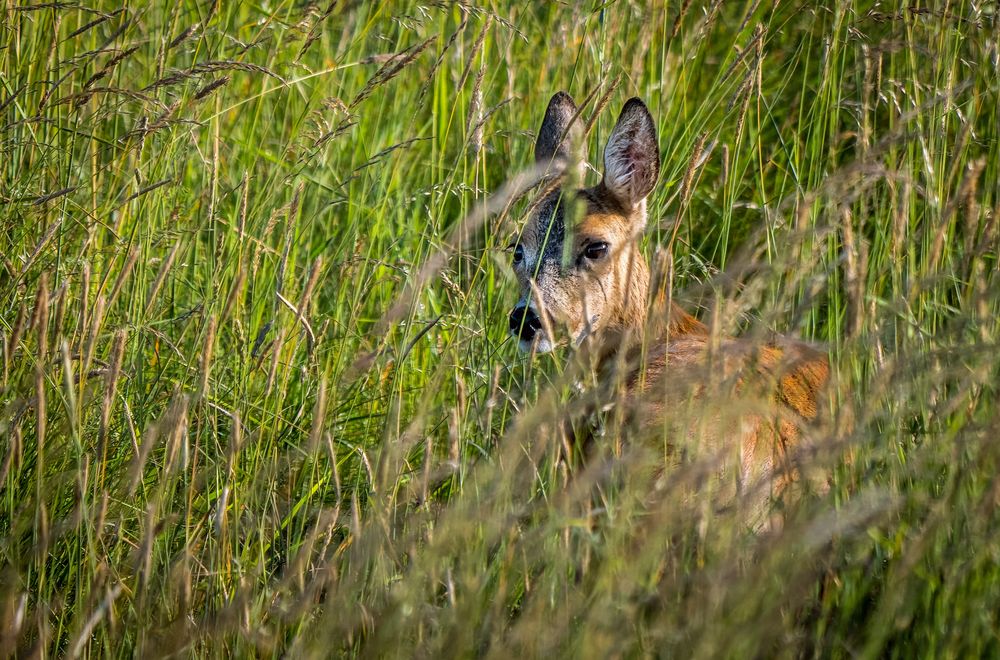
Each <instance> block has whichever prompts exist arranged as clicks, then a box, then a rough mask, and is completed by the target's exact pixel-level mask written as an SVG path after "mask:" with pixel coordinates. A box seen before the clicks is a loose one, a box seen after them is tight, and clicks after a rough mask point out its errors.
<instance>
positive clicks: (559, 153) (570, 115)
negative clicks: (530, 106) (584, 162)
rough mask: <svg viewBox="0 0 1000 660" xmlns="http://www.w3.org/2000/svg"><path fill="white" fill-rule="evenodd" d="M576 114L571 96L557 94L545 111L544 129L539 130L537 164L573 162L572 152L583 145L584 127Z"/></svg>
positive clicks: (564, 93) (536, 143) (536, 147)
mask: <svg viewBox="0 0 1000 660" xmlns="http://www.w3.org/2000/svg"><path fill="white" fill-rule="evenodd" d="M576 114H577V110H576V103H573V99H572V98H571V97H570V95H569V94H567V93H566V92H556V94H555V95H554V96H553V97H552V99H551V100H550V101H549V107H547V108H546V109H545V118H544V119H542V127H541V128H539V129H538V139H536V140H535V162H537V163H539V164H547V163H549V162H551V161H552V160H556V159H561V160H565V161H567V162H568V161H571V160H573V153H572V150H573V149H576V148H578V147H579V145H581V144H582V143H583V127H582V126H581V125H580V121H579V118H577V117H576ZM571 124H572V125H571ZM577 160H579V156H577Z"/></svg>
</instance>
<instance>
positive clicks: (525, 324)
mask: <svg viewBox="0 0 1000 660" xmlns="http://www.w3.org/2000/svg"><path fill="white" fill-rule="evenodd" d="M541 329H542V319H540V318H539V317H538V314H536V313H535V310H533V309H531V308H530V307H528V306H527V305H518V306H517V307H515V308H514V311H513V312H511V313H510V333H511V334H512V335H514V336H515V337H517V338H518V339H520V340H522V341H527V342H530V341H531V340H532V339H534V338H535V335H536V334H538V332H539V331H540V330H541Z"/></svg>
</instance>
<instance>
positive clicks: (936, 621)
mask: <svg viewBox="0 0 1000 660" xmlns="http://www.w3.org/2000/svg"><path fill="white" fill-rule="evenodd" d="M8 4H9V6H8V7H7V8H6V9H4V10H2V19H0V62H2V67H0V154H2V158H0V168H2V172H3V174H2V179H0V205H2V209H3V211H2V216H0V217H2V220H0V226H2V228H3V231H2V232H0V258H2V261H0V338H2V348H3V363H2V373H0V620H2V621H4V622H5V624H4V625H3V626H0V654H10V653H15V652H16V653H18V654H26V653H28V652H29V651H31V650H32V649H34V650H36V651H38V652H40V653H42V654H45V655H53V656H61V655H93V656H104V655H126V654H128V655H134V654H141V655H144V656H145V655H166V654H169V653H171V652H175V651H177V652H183V653H185V654H194V655H206V656H227V657H228V656H231V655H247V654H261V655H263V654H269V653H282V654H285V653H287V654H290V655H293V656H297V655H314V656H325V655H332V654H347V655H354V654H359V655H360V654H369V655H376V656H377V655H396V654H398V655H412V654H416V653H420V654H424V655H435V654H448V655H494V656H503V657H507V656H510V655H528V656H537V655H543V654H554V655H560V656H562V655H580V654H583V655H590V656H605V655H609V654H613V653H621V654H628V655H637V654H640V653H654V654H664V655H681V656H690V655H698V656H712V657H715V656H720V655H722V656H737V657H746V656H750V655H761V656H773V655H800V654H814V653H815V654H821V655H835V656H845V655H855V654H860V655H864V656H874V655H882V654H886V655H899V656H907V657H909V656H912V655H914V654H915V653H916V654H921V655H922V654H935V655H937V654H940V655H995V654H997V653H998V650H1000V649H998V648H997V647H998V645H997V637H996V631H997V627H998V622H997V620H996V612H997V611H998V607H997V605H998V603H1000V572H998V569H997V557H998V553H1000V540H998V537H997V533H998V531H1000V529H998V526H997V522H996V517H995V515H994V509H995V507H996V503H997V497H998V494H1000V481H998V478H997V477H996V474H997V468H998V462H1000V461H998V459H1000V455H998V452H997V449H996V446H997V445H996V442H995V441H996V438H997V437H998V436H1000V417H998V408H997V396H998V395H997V387H996V379H997V377H998V376H1000V360H998V356H1000V347H998V346H997V340H998V338H1000V327H998V322H997V317H998V314H1000V289H998V286H1000V284H998V283H1000V279H998V277H997V269H998V250H1000V244H998V228H997V222H998V220H997V218H998V204H1000V183H998V182H1000V146H998V142H997V141H998V137H1000V95H998V91H1000V76H998V74H997V71H998V68H1000V66H998V64H1000V61H998V60H1000V55H998V39H1000V17H998V16H997V13H996V12H997V8H996V6H995V5H987V4H985V3H978V2H959V3H947V4H940V5H936V4H932V5H927V6H924V5H892V6H888V5H883V4H877V3H868V2H844V3H837V4H834V5H830V6H829V7H818V6H816V4H815V3H780V4H777V5H776V6H775V5H774V4H773V3H755V2H747V3H722V2H704V3H690V4H688V3H668V4H666V5H665V6H658V5H657V6H652V7H651V6H647V5H648V4H649V3H638V2H613V3H594V4H593V5H583V4H580V5H578V4H574V3H570V4H566V5H563V4H559V3H534V4H533V3H510V4H509V6H508V5H503V4H502V3H501V4H494V5H492V6H490V7H489V8H484V7H478V6H476V7H464V6H461V5H451V4H441V5H438V4H435V3H432V4H429V5H422V4H413V3H396V2H392V3H368V2H361V3H345V4H343V5H341V4H338V3H327V2H318V3H298V2H296V3H292V2H280V3H277V2H271V3H258V4H252V3H251V4H245V3H228V2H223V3H194V2H187V1H184V2H174V3H163V2H154V3H149V4H148V5H147V4H141V3H140V4H138V5H134V6H130V7H127V8H124V9H122V8H120V7H119V6H118V4H116V3H104V2H97V3H96V4H94V5H92V6H88V7H75V6H60V5H56V4H52V3H34V4H33V5H32V4H29V3H24V4H22V5H15V4H11V3H8ZM654 4H655V3H654ZM678 5H679V6H678ZM560 89H566V90H569V91H570V92H572V93H573V95H574V96H575V97H576V99H577V101H578V102H581V103H582V102H583V101H584V100H585V99H589V101H588V102H587V103H586V105H585V106H584V108H583V113H582V116H583V118H584V119H585V120H586V121H588V122H590V121H593V127H592V131H591V136H590V140H589V145H590V147H589V148H590V151H589V153H588V157H589V161H590V162H591V163H593V164H594V166H595V167H596V168H597V170H598V171H599V170H600V169H601V167H600V163H601V153H600V147H601V145H603V143H604V141H605V140H606V138H607V135H608V133H609V131H610V129H611V127H612V126H613V122H614V120H615V117H616V116H617V112H618V110H619V109H620V107H621V105H622V104H623V102H624V101H625V99H627V98H629V97H631V96H640V97H641V98H643V99H644V100H645V102H646V103H647V104H648V105H649V107H650V109H651V111H652V113H653V115H654V117H655V119H656V120H657V122H658V130H659V140H660V150H661V156H662V171H661V176H660V184H659V185H658V187H657V189H656V190H655V192H654V193H653V197H652V198H651V200H650V220H649V229H648V231H647V237H646V238H645V239H644V250H645V252H646V254H647V255H648V256H650V257H651V258H652V257H653V256H654V255H655V254H657V253H658V252H659V254H660V258H661V259H662V258H664V257H666V258H667V259H669V260H670V263H672V266H673V270H672V274H673V277H672V279H671V281H670V286H671V291H672V292H673V295H674V296H675V298H676V299H677V300H679V301H680V302H681V303H682V304H683V306H684V307H685V308H686V309H688V310H689V311H692V312H697V314H698V316H699V317H700V318H701V319H702V320H704V321H706V323H710V324H711V325H712V327H713V328H715V330H716V331H717V332H719V333H721V334H725V335H737V334H738V335H744V336H753V335H754V334H755V333H765V332H769V331H775V332H779V333H784V334H788V335H792V336H798V337H804V338H807V339H810V340H814V341H816V342H817V343H819V344H820V345H822V346H825V347H826V348H827V349H828V350H829V354H830V358H831V365H832V369H833V372H834V376H835V377H834V382H833V383H832V384H831V387H830V389H829V391H828V392H827V394H826V397H827V401H826V402H825V403H826V406H825V410H824V411H823V420H822V421H821V423H819V424H818V425H817V426H816V427H815V428H813V429H811V431H810V437H809V441H810V442H809V446H810V447H814V448H816V449H815V451H808V452H804V453H803V455H802V456H801V457H800V459H801V460H802V462H803V464H804V465H806V466H807V467H808V468H810V470H811V471H814V472H816V473H818V474H820V475H823V480H824V481H825V480H826V477H829V481H830V486H831V487H830V489H829V492H827V493H823V492H822V491H823V489H822V488H819V489H808V488H807V489H806V490H807V491H809V492H807V493H806V494H805V495H804V496H803V497H802V498H800V500H799V501H797V502H793V501H789V502H782V503H780V504H779V506H780V507H782V508H783V509H784V510H785V524H784V526H783V527H782V528H781V529H780V531H778V530H775V531H773V532H771V533H766V534H759V533H754V532H753V531H752V530H750V529H748V528H747V526H746V525H745V524H743V519H742V518H741V517H740V512H739V507H738V506H736V507H732V506H729V507H726V506H720V496H719V493H718V492H716V489H715V488H714V486H712V484H711V480H710V479H708V478H707V476H706V475H708V474H710V473H711V472H712V469H713V467H714V465H713V464H712V463H711V462H710V461H705V460H702V459H699V457H697V456H693V457H685V458H682V457H679V456H677V455H676V453H672V452H670V451H669V450H667V451H665V450H664V447H665V446H666V445H672V444H675V441H676V440H677V438H674V437H668V436H670V433H671V431H670V430H669V429H670V428H671V427H670V426H669V425H668V426H665V427H663V428H659V429H654V430H650V429H640V431H639V432H635V430H634V429H632V428H631V427H629V426H628V425H625V426H620V425H619V421H620V420H617V418H615V416H614V413H613V412H611V413H609V414H607V415H605V416H604V417H602V419H601V424H602V428H604V429H605V432H604V435H603V436H602V437H601V438H599V439H598V443H597V444H598V448H597V449H596V451H595V452H594V453H593V454H592V455H590V456H587V457H586V459H585V460H584V458H583V457H581V456H580V452H578V451H577V450H576V449H575V448H574V447H572V446H569V445H568V443H565V442H564V437H563V436H562V434H560V433H559V432H558V429H559V428H561V424H562V423H563V421H564V420H565V419H567V418H574V415H576V421H577V423H583V422H581V420H580V419H578V418H579V415H577V413H578V412H579V411H578V410H576V409H575V408H574V405H575V404H574V398H573V397H574V392H575V391H576V390H577V389H578V387H577V385H578V383H579V382H585V381H587V376H588V374H586V373H584V374H583V375H580V374H579V373H578V372H576V371H575V370H574V369H575V363H574V362H573V360H572V359H571V358H570V356H569V355H568V353H567V352H562V353H559V354H556V355H555V356H541V357H538V358H536V359H535V360H529V359H528V358H527V357H525V356H522V355H520V354H519V353H517V351H516V348H515V346H514V345H513V344H514V342H511V341H508V340H507V337H506V333H507V314H508V313H509V311H510V307H511V305H512V303H513V301H514V299H515V296H516V294H515V291H514V290H515V288H516V287H515V286H514V283H513V282H512V279H511V276H510V269H509V266H508V263H509V255H508V254H506V252H505V250H504V248H505V247H506V246H507V245H508V243H509V242H510V240H511V238H512V237H513V236H514V235H515V234H516V231H517V228H518V227H519V225H520V222H521V221H522V220H523V217H524V213H525V211H526V209H527V208H528V207H529V205H530V204H531V200H532V195H533V193H532V191H530V190H529V191H527V192H526V193H525V194H524V195H522V196H521V198H520V199H518V200H517V201H512V197H514V196H515V195H514V194H513V193H514V192H519V191H518V190H516V189H517V188H518V185H517V184H518V183H519V182H520V183H523V181H524V180H523V179H515V180H513V181H511V180H510V179H511V178H512V177H515V175H517V174H518V173H524V172H525V171H526V170H529V169H530V166H531V164H532V156H531V153H532V148H533V144H534V131H535V130H536V129H537V127H538V124H539V122H540V120H541V116H542V113H543V112H544V108H545V104H546V102H547V101H548V99H549V97H550V96H551V94H552V93H553V92H555V91H557V90H560ZM528 174H530V172H529V173H528ZM589 176H590V177H591V178H590V179H589V181H591V182H593V181H596V180H597V177H598V175H597V174H594V173H591V174H590V175H589ZM505 184H506V185H505ZM483 205H486V206H487V207H489V208H488V209H487V208H486V207H484V206H483ZM484 209H485V210H488V211H489V213H484V212H483V211H484ZM668 246H670V247H671V249H670V251H669V254H667V253H666V249H667V247H668ZM660 263H661V264H662V263H663V262H662V261H661V262H660ZM574 379H575V380H574ZM710 405H712V403H711V402H701V403H699V402H695V403H693V404H692V405H690V406H686V407H685V408H684V409H683V410H674V411H672V413H671V414H672V417H671V423H672V424H674V425H675V426H676V425H680V426H681V427H682V428H688V427H690V426H692V425H697V424H698V423H699V420H700V419H702V418H703V417H704V409H705V408H703V407H701V406H710ZM723 405H725V400H724V401H723ZM616 420H617V421H616ZM589 421H593V420H589ZM685 425H686V426H685ZM664 466H666V472H665V479H664V481H665V483H666V484H667V485H666V486H665V487H663V488H661V489H660V490H655V492H654V489H652V488H651V486H650V484H651V482H652V479H651V478H649V475H650V474H653V473H655V472H656V471H657V470H661V469H663V468H664ZM812 490H818V491H820V492H811V491H812Z"/></svg>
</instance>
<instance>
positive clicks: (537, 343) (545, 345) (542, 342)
mask: <svg viewBox="0 0 1000 660" xmlns="http://www.w3.org/2000/svg"><path fill="white" fill-rule="evenodd" d="M517 348H518V349H519V350H520V351H521V352H522V353H530V352H531V351H532V350H534V351H535V352H536V353H548V352H549V351H551V350H552V349H553V348H555V345H554V344H553V343H552V342H551V341H549V340H548V339H547V338H545V337H541V338H536V339H533V340H531V341H525V340H523V339H521V340H518V342H517Z"/></svg>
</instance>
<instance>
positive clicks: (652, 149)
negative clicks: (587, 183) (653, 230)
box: [604, 98, 660, 208]
mask: <svg viewBox="0 0 1000 660" xmlns="http://www.w3.org/2000/svg"><path fill="white" fill-rule="evenodd" d="M659 175H660V148H659V146H658V145H657V144H656V125H655V124H654V123H653V116H652V115H650V114H649V109H648V108H646V104H645V103H643V102H642V101H640V100H639V99H636V98H633V99H629V100H628V101H627V102H626V103H625V107H624V108H622V113H621V115H619V116H618V123H616V124H615V127H614V129H612V131H611V136H610V137H609V138H608V146H606V147H605V148H604V186H605V187H606V188H607V189H608V190H609V191H610V192H611V194H613V195H614V196H615V197H616V198H617V199H618V201H620V202H621V203H622V204H624V205H626V206H627V207H629V208H635V207H636V206H637V205H638V204H639V203H640V202H641V201H642V200H644V199H645V198H646V195H648V194H649V193H650V192H651V191H652V190H653V186H655V185H656V178H657V177H658V176H659Z"/></svg>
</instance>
